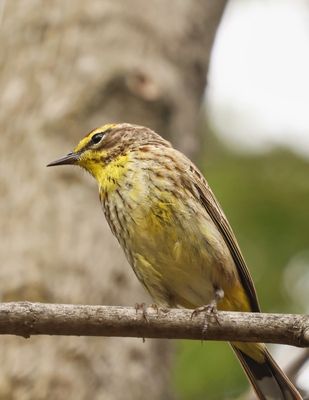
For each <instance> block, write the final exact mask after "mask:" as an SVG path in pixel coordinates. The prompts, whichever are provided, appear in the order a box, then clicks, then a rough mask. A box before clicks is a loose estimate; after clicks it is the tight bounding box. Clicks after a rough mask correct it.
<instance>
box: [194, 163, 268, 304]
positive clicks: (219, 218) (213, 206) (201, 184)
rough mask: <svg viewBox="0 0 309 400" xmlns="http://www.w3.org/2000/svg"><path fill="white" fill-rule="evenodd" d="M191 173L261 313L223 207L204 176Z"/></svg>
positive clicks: (251, 298) (195, 170)
mask: <svg viewBox="0 0 309 400" xmlns="http://www.w3.org/2000/svg"><path fill="white" fill-rule="evenodd" d="M190 170H191V172H193V173H194V179H193V181H194V187H195V189H196V191H197V192H198V194H199V196H200V201H201V203H202V204H203V206H204V207H205V209H206V211H207V212H208V214H209V215H210V217H211V219H212V220H213V222H214V223H215V224H216V226H217V228H218V229H219V231H220V232H221V234H222V237H223V238H224V240H225V243H226V244H227V246H228V248H229V250H230V252H231V255H232V257H233V259H234V262H235V264H236V267H237V270H238V274H239V276H240V279H241V282H242V285H243V287H244V289H245V291H246V294H247V296H248V298H249V301H250V305H251V308H252V311H254V312H259V311H260V306H259V302H258V298H257V294H256V290H255V287H254V283H253V280H252V278H251V275H250V273H249V270H248V267H247V265H246V262H245V259H244V257H243V255H242V254H241V251H240V248H239V245H238V243H237V240H236V237H235V235H234V233H233V230H232V228H231V226H230V224H229V222H228V220H227V218H226V216H225V215H224V213H223V211H222V209H221V206H220V205H219V203H218V201H217V199H216V198H215V195H214V194H213V192H212V190H211V189H210V187H209V185H208V183H207V181H206V179H205V178H204V177H203V176H202V174H201V173H200V172H199V171H198V170H197V169H195V168H192V167H191V168H190Z"/></svg>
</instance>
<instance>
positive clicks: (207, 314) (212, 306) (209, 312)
mask: <svg viewBox="0 0 309 400" xmlns="http://www.w3.org/2000/svg"><path fill="white" fill-rule="evenodd" d="M223 297H224V291H223V290H222V289H216V290H215V296H214V299H213V300H211V302H210V303H209V304H206V305H204V306H201V307H197V308H196V309H195V310H194V311H193V312H192V314H191V319H192V318H193V317H196V316H197V315H199V314H201V313H204V325H203V330H202V332H203V334H206V331H207V327H208V319H212V320H215V321H216V322H217V324H218V325H220V322H219V318H218V308H217V305H218V301H219V300H222V299H223Z"/></svg>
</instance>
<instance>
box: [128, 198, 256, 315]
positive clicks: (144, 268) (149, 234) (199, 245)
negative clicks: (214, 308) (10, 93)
mask: <svg viewBox="0 0 309 400" xmlns="http://www.w3.org/2000/svg"><path fill="white" fill-rule="evenodd" d="M175 210H177V212H175ZM187 210H188V207H187V205H186V206H184V205H183V204H182V203H180V202H179V204H175V200H174V203H173V204H171V203H168V202H157V203H155V204H154V203H152V205H151V208H149V209H146V208H143V207H140V208H138V209H137V210H135V211H134V212H133V218H134V220H135V224H134V226H132V230H131V235H130V244H129V247H130V249H131V258H132V261H131V263H133V264H132V266H133V268H134V271H135V273H136V275H137V277H138V278H139V279H140V281H141V282H142V283H143V284H144V286H145V287H146V288H147V290H148V291H149V293H150V295H151V296H152V298H153V299H154V301H155V302H156V303H157V304H158V305H165V306H171V307H186V308H196V307H198V306H201V305H205V304H209V303H210V302H211V300H213V299H214V297H215V291H216V290H217V289H223V291H224V293H225V297H224V299H223V300H222V302H221V303H219V304H218V308H219V309H229V310H233V309H234V310H248V308H249V305H248V301H247V297H246V295H245V293H244V291H243V289H242V286H241V284H240V281H239V278H238V274H237V270H236V267H235V264H234V261H233V259H232V257H231V254H230V252H229V249H228V248H227V246H226V244H225V242H224V240H223V238H222V236H221V234H220V232H219V231H218V230H217V228H216V226H215V225H214V223H213V222H212V220H211V219H210V217H209V216H208V215H207V214H206V213H205V210H204V209H203V208H201V209H200V210H195V212H194V213H188V211H187Z"/></svg>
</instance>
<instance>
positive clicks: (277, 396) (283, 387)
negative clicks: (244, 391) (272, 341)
mask: <svg viewBox="0 0 309 400" xmlns="http://www.w3.org/2000/svg"><path fill="white" fill-rule="evenodd" d="M251 346H252V348H253V347H254V346H260V345H257V344H254V343H252V344H250V347H251ZM232 347H233V350H234V351H235V353H236V355H237V357H238V359H239V361H240V362H241V364H242V366H243V368H244V370H245V372H246V374H247V376H248V378H249V380H250V382H251V383H252V386H253V387H254V390H255V392H256V394H257V396H258V398H259V399H260V400H302V397H301V395H300V394H299V393H298V391H297V390H296V388H295V387H294V385H293V384H292V383H291V381H290V380H289V378H288V377H287V376H286V375H285V374H284V372H283V371H282V370H281V369H280V367H279V366H278V365H277V364H276V362H275V361H274V359H273V358H272V356H271V355H270V354H269V352H268V351H267V350H266V348H265V347H262V348H261V351H262V352H263V361H262V362H261V360H259V361H256V360H255V359H254V358H252V357H250V356H249V355H248V354H246V353H247V351H246V353H245V352H244V351H242V350H240V349H239V348H238V346H237V347H236V345H235V344H232ZM255 350H256V349H255Z"/></svg>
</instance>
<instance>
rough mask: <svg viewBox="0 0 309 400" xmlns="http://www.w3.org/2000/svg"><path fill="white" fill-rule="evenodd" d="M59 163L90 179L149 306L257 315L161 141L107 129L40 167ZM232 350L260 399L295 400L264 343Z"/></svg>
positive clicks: (225, 228) (238, 257)
mask: <svg viewBox="0 0 309 400" xmlns="http://www.w3.org/2000/svg"><path fill="white" fill-rule="evenodd" d="M59 165H75V166H79V167H81V168H82V169H84V170H86V171H87V172H89V173H90V174H91V175H92V176H93V177H94V178H95V180H96V181H97V183H98V188H99V197H100V201H101V204H102V208H103V211H104V214H105V217H106V220H107V222H108V224H109V226H110V229H111V231H112V233H113V234H114V235H115V236H116V238H117V239H118V241H119V243H120V246H121V247H122V249H123V251H124V253H125V255H126V257H127V259H128V262H129V264H130V265H131V267H132V269H133V271H134V273H135V275H136V276H137V278H138V280H139V281H140V282H141V283H142V285H143V286H144V287H145V288H146V290H147V291H148V292H149V294H150V296H151V297H152V299H153V301H154V302H155V304H156V305H157V306H161V307H176V308H179V307H181V308H189V309H192V310H196V309H198V308H200V307H204V306H206V307H207V305H209V304H212V305H215V308H216V310H224V311H241V312H260V306H259V302H258V298H257V294H256V290H255V287H254V283H253V280H252V278H251V275H250V273H249V270H248V268H247V265H246V262H245V260H244V257H243V255H242V253H241V250H240V247H239V245H238V243H237V240H236V237H235V235H234V233H233V230H232V228H231V226H230V224H229V222H228V220H227V218H226V216H225V214H224V212H223V210H222V208H221V206H220V204H219V202H218V201H217V199H216V197H215V195H214V194H213V192H212V190H211V188H210V186H209V184H208V182H207V181H206V179H205V177H204V176H203V175H202V173H201V172H200V171H199V169H198V168H197V167H196V166H195V165H194V164H193V162H192V161H190V160H189V159H188V158H187V157H186V156H185V155H184V154H183V153H181V152H180V151H178V150H177V149H175V148H174V147H173V146H172V145H171V143H170V142H168V141H167V140H165V139H163V137H161V136H160V135H159V134H157V133H156V132H154V131H152V130H151V129H149V128H147V127H143V126H139V125H132V124H128V123H115V124H106V125H103V126H101V127H99V128H96V129H94V130H92V131H91V132H90V133H88V134H87V135H86V136H85V137H84V138H82V139H81V140H80V142H79V143H78V144H77V146H76V147H75V148H74V150H73V151H72V152H70V153H68V154H67V155H66V156H64V157H62V158H60V159H58V160H56V161H53V162H51V163H49V164H48V165H47V166H49V167H50V166H59ZM213 308H214V307H213ZM231 346H232V348H233V350H234V352H235V354H236V356H237V357H238V359H239V361H240V363H241V365H242V367H243V369H244V371H245V373H246V375H247V377H248V379H249V381H250V382H251V384H252V386H253V389H254V390H255V392H256V395H257V397H258V398H259V399H262V400H270V399H271V400H274V399H275V400H301V399H302V397H301V396H300V394H299V392H298V391H297V389H296V388H295V386H294V385H293V384H292V383H291V381H290V380H289V379H288V377H287V376H286V375H285V374H284V372H283V371H282V370H281V369H280V367H279V366H278V365H277V364H276V362H275V361H274V359H273V358H272V356H271V355H270V353H269V352H268V350H267V349H266V346H265V344H262V343H241V342H233V343H231Z"/></svg>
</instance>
